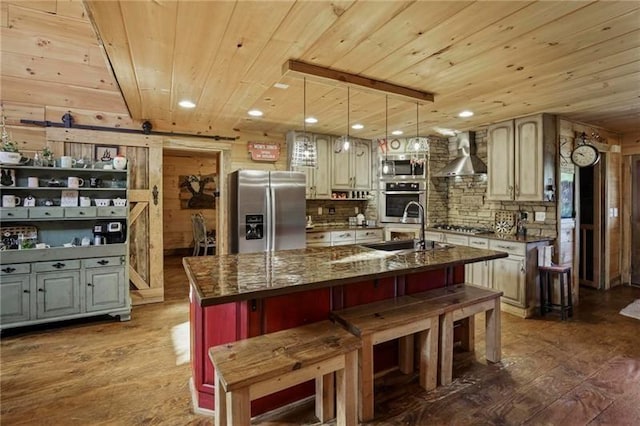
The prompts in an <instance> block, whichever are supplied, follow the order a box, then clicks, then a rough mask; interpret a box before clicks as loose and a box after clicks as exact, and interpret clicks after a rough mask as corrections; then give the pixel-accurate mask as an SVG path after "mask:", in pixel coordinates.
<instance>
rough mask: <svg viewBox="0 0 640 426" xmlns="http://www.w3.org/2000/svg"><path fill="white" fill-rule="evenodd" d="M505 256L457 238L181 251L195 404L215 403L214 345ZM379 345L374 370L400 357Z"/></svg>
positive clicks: (265, 404)
mask: <svg viewBox="0 0 640 426" xmlns="http://www.w3.org/2000/svg"><path fill="white" fill-rule="evenodd" d="M506 256H507V253H504V252H500V251H493V250H484V249H477V248H473V247H462V246H446V247H440V248H436V249H434V250H428V251H423V252H415V251H411V250H402V251H389V252H387V251H381V250H374V249H370V248H366V247H363V246H359V245H347V246H334V247H308V248H306V249H297V250H283V251H275V252H262V253H245V254H232V255H220V256H203V257H187V258H184V260H183V264H184V268H185V271H186V273H187V276H188V278H189V282H190V307H191V308H190V323H191V364H192V375H193V376H192V386H193V390H194V398H195V399H196V405H197V406H198V407H199V408H200V409H213V408H214V407H213V405H214V402H213V401H214V392H215V389H214V386H213V373H214V371H213V366H212V365H211V363H210V362H209V358H208V354H207V351H208V349H209V348H210V347H212V346H215V345H219V344H223V343H227V342H232V341H236V340H240V339H244V338H248V337H253V336H257V335H261V334H266V333H271V332H274V331H278V330H283V329H286V328H291V327H297V326H299V325H303V324H307V323H311V322H315V321H321V320H325V319H327V318H328V317H329V313H330V312H331V311H332V310H336V309H343V308H348V307H351V306H356V305H360V304H364V303H370V302H374V301H377V300H383V299H389V298H393V297H397V296H402V295H405V294H413V293H418V292H422V291H426V290H429V289H433V288H438V287H444V286H447V285H451V284H455V283H461V282H463V281H464V265H465V264H468V263H473V262H481V261H485V260H492V259H498V258H502V257H506ZM390 344H391V345H393V344H394V342H390ZM380 346H381V347H380V348H378V349H377V351H376V371H379V370H384V369H387V368H389V367H391V366H393V365H394V363H396V362H397V359H396V358H395V357H396V351H395V350H393V349H392V348H390V346H389V345H387V346H385V345H380ZM312 393H313V383H312V382H311V383H306V384H303V385H299V386H296V387H293V388H291V389H287V390H285V391H282V392H279V393H277V394H274V395H270V396H268V397H265V398H261V399H259V400H256V401H254V402H253V403H252V413H253V415H255V414H258V413H261V412H265V411H268V410H270V409H274V408H276V407H279V406H282V405H284V404H287V403H290V402H293V401H296V400H299V399H301V398H303V397H305V396H307V395H311V394H312Z"/></svg>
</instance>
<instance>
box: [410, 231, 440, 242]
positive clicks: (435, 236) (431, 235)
mask: <svg viewBox="0 0 640 426" xmlns="http://www.w3.org/2000/svg"><path fill="white" fill-rule="evenodd" d="M418 235H419V234H418ZM416 238H420V237H416ZM443 238H444V234H443V233H442V232H433V231H425V233H424V239H425V240H429V241H437V242H442V241H443Z"/></svg>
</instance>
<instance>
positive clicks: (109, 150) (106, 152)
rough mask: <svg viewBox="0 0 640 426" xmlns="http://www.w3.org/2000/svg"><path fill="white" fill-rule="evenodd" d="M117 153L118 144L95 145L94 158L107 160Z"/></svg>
mask: <svg viewBox="0 0 640 426" xmlns="http://www.w3.org/2000/svg"><path fill="white" fill-rule="evenodd" d="M116 155H118V145H96V147H95V158H96V161H105V162H109V161H111V160H113V159H114V158H115V157H116Z"/></svg>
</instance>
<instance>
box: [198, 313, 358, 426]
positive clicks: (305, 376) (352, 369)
mask: <svg viewBox="0 0 640 426" xmlns="http://www.w3.org/2000/svg"><path fill="white" fill-rule="evenodd" d="M359 348H360V339H358V338H357V337H355V336H353V335H352V334H350V333H348V332H347V331H345V330H344V329H343V328H342V327H340V326H338V325H336V324H334V323H332V322H331V321H320V322H316V323H313V324H309V325H305V326H301V327H296V328H292V329H287V330H282V331H278V332H275V333H270V334H265V335H262V336H257V337H252V338H250V339H245V340H240V341H237V342H232V343H228V344H225V345H220V346H215V347H213V348H211V349H209V357H210V358H211V361H212V362H213V365H214V368H215V384H216V393H215V424H216V426H221V425H229V426H231V425H233V426H241V425H248V424H250V421H251V401H252V400H254V399H257V398H260V397H262V396H265V395H269V394H272V393H274V392H277V391H280V390H282V389H286V388H288V387H291V386H294V385H297V384H299V383H303V382H306V381H309V380H312V379H315V381H316V413H319V415H318V417H319V418H320V421H322V422H326V421H327V420H329V419H330V418H332V417H333V413H334V412H335V410H334V397H335V398H336V404H335V406H337V416H336V420H337V424H338V425H356V424H357V423H358V418H357V409H356V403H357V379H356V375H357V351H358V349H359ZM334 373H335V391H334V388H333V382H334V376H333V374H334Z"/></svg>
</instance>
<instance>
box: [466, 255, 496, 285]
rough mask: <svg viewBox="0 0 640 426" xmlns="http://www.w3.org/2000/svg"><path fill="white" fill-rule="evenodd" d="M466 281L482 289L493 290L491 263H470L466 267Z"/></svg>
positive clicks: (486, 261)
mask: <svg viewBox="0 0 640 426" xmlns="http://www.w3.org/2000/svg"><path fill="white" fill-rule="evenodd" d="M464 271H465V277H466V278H465V281H466V282H468V283H471V284H475V285H479V286H482V287H487V288H491V275H490V268H489V261H488V260H485V261H483V262H474V263H468V264H467V265H465V268H464Z"/></svg>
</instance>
